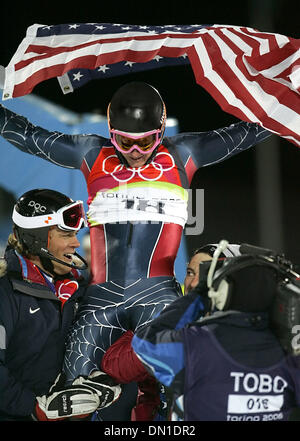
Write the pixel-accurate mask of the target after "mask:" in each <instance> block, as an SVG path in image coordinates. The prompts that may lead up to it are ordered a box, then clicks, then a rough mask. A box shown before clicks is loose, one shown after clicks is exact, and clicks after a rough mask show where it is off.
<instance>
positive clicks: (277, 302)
mask: <svg viewBox="0 0 300 441" xmlns="http://www.w3.org/2000/svg"><path fill="white" fill-rule="evenodd" d="M227 245H228V242H227V241H225V240H223V241H221V242H220V243H219V245H218V247H217V249H216V250H215V253H214V255H213V259H212V261H206V262H201V263H200V266H199V285H198V287H197V288H196V289H197V290H198V291H199V293H202V294H203V293H205V294H204V295H207V296H208V297H209V299H210V300H211V309H212V310H213V309H217V310H221V311H225V310H229V309H235V308H233V307H232V304H233V298H234V295H235V296H236V298H237V297H238V296H239V294H241V295H243V296H244V299H243V301H244V304H246V302H247V301H248V300H249V303H250V302H251V301H252V302H253V298H252V297H253V296H252V295H251V293H252V292H253V291H256V294H257V292H261V293H262V294H263V295H264V293H265V292H266V291H269V294H268V295H269V297H268V298H266V302H265V304H266V305H269V306H268V312H269V314H270V327H271V329H272V331H273V332H274V334H275V335H276V336H277V338H278V340H279V341H280V343H281V345H282V347H283V349H284V350H285V351H286V352H287V353H289V354H292V355H300V275H299V274H298V273H297V272H296V271H295V269H294V265H293V264H292V263H291V262H290V261H289V260H287V259H286V258H285V256H284V255H283V254H278V253H276V252H275V251H273V250H269V249H266V248H261V247H257V246H253V245H249V244H241V245H240V249H239V251H240V254H241V255H240V256H236V257H230V258H225V259H219V256H220V254H221V252H222V251H223V250H224V249H225V248H226V246H227ZM245 269H247V270H248V269H249V271H242V270H245ZM245 274H246V275H248V276H249V275H251V280H250V278H249V277H250V276H249V277H248V279H247V277H246V278H244V279H243V276H244V277H245ZM256 274H258V275H259V277H257V279H256V277H255V276H256ZM238 275H240V276H239V277H238ZM264 276H265V277H264ZM259 285H260V286H259ZM247 288H248V291H247ZM234 290H238V291H239V292H238V293H235V292H234ZM245 293H246V294H245ZM259 298H260V297H259ZM252 308H253V304H252ZM236 309H237V310H239V309H238V308H236ZM250 310H251V309H250ZM250 310H249V311H250ZM297 334H299V336H298V337H297Z"/></svg>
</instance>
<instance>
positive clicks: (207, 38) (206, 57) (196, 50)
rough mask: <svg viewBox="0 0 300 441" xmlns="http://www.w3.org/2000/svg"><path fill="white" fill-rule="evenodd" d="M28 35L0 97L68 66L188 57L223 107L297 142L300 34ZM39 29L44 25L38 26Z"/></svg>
mask: <svg viewBox="0 0 300 441" xmlns="http://www.w3.org/2000/svg"><path fill="white" fill-rule="evenodd" d="M41 26H42V25H33V26H31V27H29V28H28V30H27V35H26V37H25V38H24V40H23V41H22V43H21V44H20V46H19V48H18V49H17V52H16V53H15V55H14V56H13V58H12V60H11V62H10V63H9V65H8V66H7V68H6V79H5V85H4V91H3V99H8V98H12V97H17V96H23V95H26V94H28V93H30V92H31V91H32V89H33V88H34V87H35V85H37V84H38V83H40V82H41V81H44V80H46V79H49V78H53V77H60V76H62V75H64V74H65V73H67V72H68V71H69V70H71V69H74V68H87V69H96V68H97V67H99V66H102V65H105V64H106V65H109V64H113V63H117V62H120V61H132V62H139V63H142V62H147V61H150V60H152V59H153V58H154V57H155V56H157V55H159V56H162V57H180V56H182V55H184V54H185V53H186V54H187V55H188V57H189V60H190V63H191V66H192V68H193V71H194V75H195V79H196V82H197V83H198V84H199V85H201V86H202V87H204V88H205V89H206V90H207V91H208V92H209V93H210V94H211V95H212V97H213V98H214V99H215V100H216V101H217V102H218V104H219V105H220V106H221V108H222V109H223V110H224V111H226V112H228V113H231V114H233V115H235V116H236V117H238V118H240V119H242V120H244V121H250V122H255V123H258V124H260V125H261V126H263V127H265V128H266V129H268V130H270V131H272V132H274V133H275V134H278V135H280V136H282V137H284V138H286V139H287V140H289V141H291V142H293V143H294V144H296V145H297V146H300V115H299V109H300V40H297V39H293V38H289V37H286V36H284V35H280V34H273V33H266V32H260V31H257V30H254V29H251V28H245V27H239V26H223V25H214V26H210V27H207V28H201V29H200V30H198V31H195V32H193V33H180V32H172V31H170V29H169V28H167V27H166V32H164V33H160V34H157V33H149V32H140V31H139V32H120V33H115V34H103V35H99V34H98V35H93V34H88V35H87V34H77V33H75V34H71V35H69V34H68V35H57V36H56V35H51V36H47V37H37V36H36V33H37V30H38V28H39V27H41ZM42 27H44V26H42Z"/></svg>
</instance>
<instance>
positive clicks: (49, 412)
mask: <svg viewBox="0 0 300 441" xmlns="http://www.w3.org/2000/svg"><path fill="white" fill-rule="evenodd" d="M64 384H65V376H64V375H63V374H61V375H59V376H58V377H57V379H56V381H55V383H54V385H53V386H52V387H51V389H50V391H49V394H48V395H43V396H41V397H37V398H36V400H37V404H36V407H35V412H34V415H33V418H37V419H38V420H39V421H48V420H62V419H65V418H70V417H77V418H80V417H81V418H82V417H86V416H87V415H88V414H90V413H93V412H95V410H96V409H98V407H99V405H100V400H99V396H98V394H97V393H96V392H95V391H93V390H92V389H90V388H87V387H84V386H81V385H78V386H73V385H70V386H64Z"/></svg>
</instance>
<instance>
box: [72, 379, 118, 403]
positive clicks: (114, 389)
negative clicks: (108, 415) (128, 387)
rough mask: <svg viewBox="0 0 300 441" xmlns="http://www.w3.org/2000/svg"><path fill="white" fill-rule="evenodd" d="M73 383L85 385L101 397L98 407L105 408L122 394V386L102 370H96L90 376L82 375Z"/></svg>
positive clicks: (78, 385)
mask: <svg viewBox="0 0 300 441" xmlns="http://www.w3.org/2000/svg"><path fill="white" fill-rule="evenodd" d="M72 385H73V386H74V387H84V388H85V389H86V388H87V389H89V390H90V391H92V392H93V393H96V394H97V396H98V397H99V406H98V409H104V407H108V406H110V405H111V404H113V403H114V402H115V401H116V400H117V399H118V398H119V397H120V394H121V391H122V389H121V387H120V385H119V384H117V383H116V382H115V381H114V380H113V379H112V378H111V377H110V376H109V375H107V374H105V373H104V372H101V371H94V372H93V373H92V374H91V375H90V376H89V377H86V376H80V377H78V378H76V379H75V380H74V381H73V383H72Z"/></svg>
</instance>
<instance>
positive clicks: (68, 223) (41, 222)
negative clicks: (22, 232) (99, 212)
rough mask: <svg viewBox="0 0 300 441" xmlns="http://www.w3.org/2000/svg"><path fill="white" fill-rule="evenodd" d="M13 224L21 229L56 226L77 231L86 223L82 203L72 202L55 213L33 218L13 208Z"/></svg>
mask: <svg viewBox="0 0 300 441" xmlns="http://www.w3.org/2000/svg"><path fill="white" fill-rule="evenodd" d="M12 220H13V222H14V223H15V224H16V225H17V226H19V227H21V228H30V229H32V228H42V227H51V226H53V225H56V226H57V227H58V228H60V229H61V230H67V231H77V230H79V229H80V228H81V227H82V226H84V227H86V226H87V222H86V218H85V212H84V207H83V202H82V201H76V202H72V203H70V204H68V205H65V206H64V207H61V208H59V209H58V210H57V211H56V212H55V213H50V214H42V215H39V216H34V217H27V216H22V215H21V214H20V213H18V212H17V210H16V208H14V211H13V215H12Z"/></svg>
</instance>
